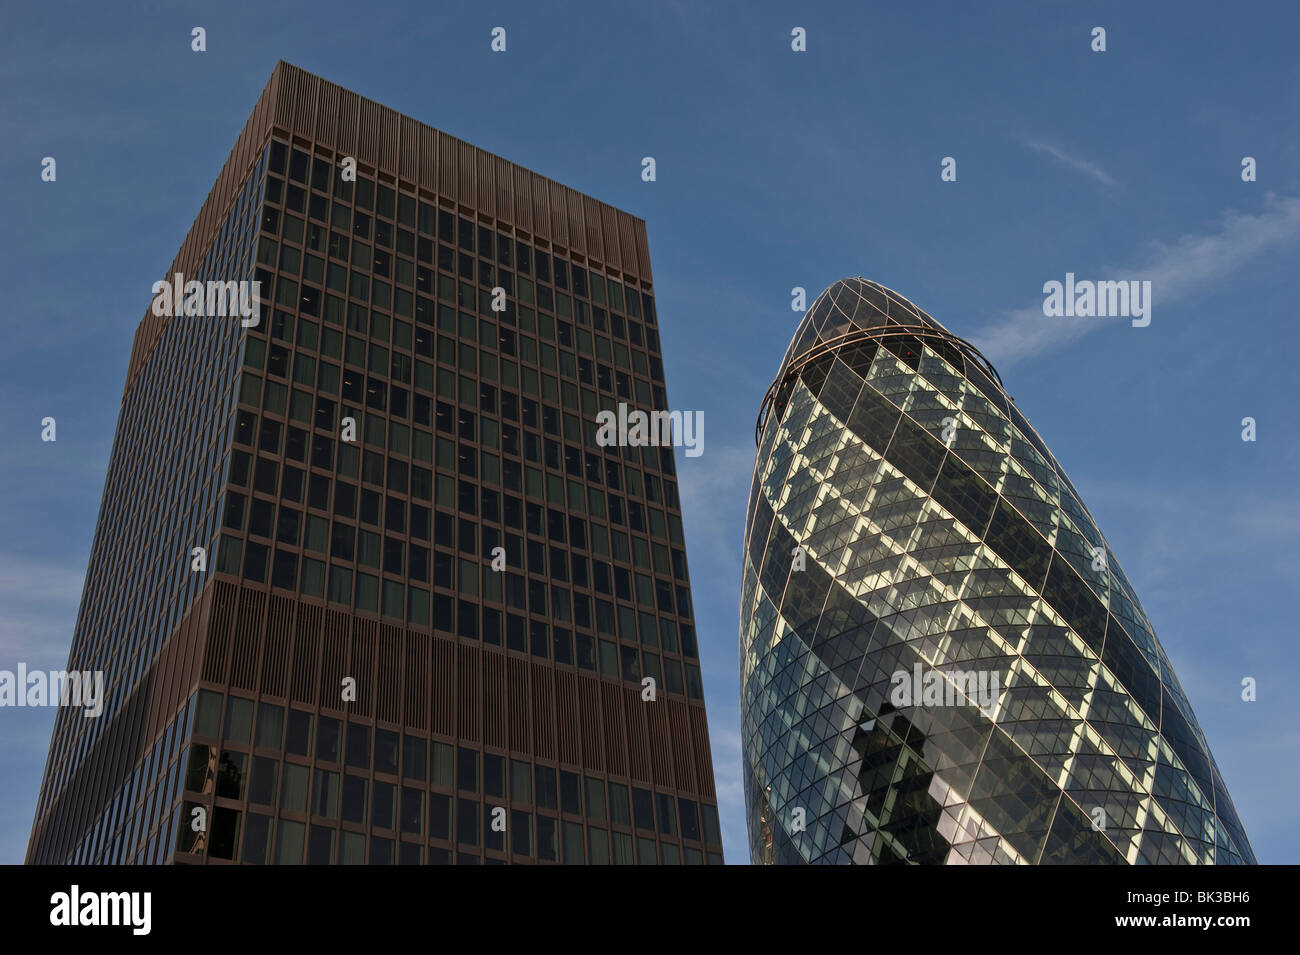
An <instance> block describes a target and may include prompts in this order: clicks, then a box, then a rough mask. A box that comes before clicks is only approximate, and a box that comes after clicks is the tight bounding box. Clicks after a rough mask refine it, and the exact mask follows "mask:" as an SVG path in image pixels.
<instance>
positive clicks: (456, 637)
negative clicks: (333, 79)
mask: <svg viewBox="0 0 1300 955" xmlns="http://www.w3.org/2000/svg"><path fill="white" fill-rule="evenodd" d="M190 283H199V284H197V285H191V284H190ZM227 283H235V284H233V285H230V284H227ZM241 283H247V284H246V285H245V284H241ZM252 283H260V284H259V285H257V286H254V285H253V284H252ZM173 287H174V289H175V294H173V292H172V289H173ZM249 290H251V292H252V294H251V295H250V294H248V292H249ZM145 291H146V290H145V289H141V295H142V298H143V296H144V293H145ZM153 291H154V293H155V297H154V301H153V302H151V303H150V309H149V312H148V313H147V314H146V315H145V317H144V319H143V321H142V322H141V324H140V327H139V330H138V331H137V333H136V337H135V346H134V349H133V351H132V355H131V360H130V366H129V368H128V370H127V376H126V387H125V391H124V394H123V398H122V406H121V412H120V416H119V419H118V425H117V435H116V438H115V441H114V445H113V452H112V458H111V461H110V464H109V470H108V478H107V483H106V486H105V490H104V498H103V504H102V507H101V510H100V516H99V523H98V527H97V528H96V531H95V539H94V545H93V549H92V552H91V557H90V564H89V570H88V572H87V575H86V583H85V592H84V594H83V597H82V602H81V609H80V613H79V617H78V620H77V626H76V633H75V636H74V638H73V643H72V650H71V653H70V662H69V669H70V670H74V669H75V670H92V671H94V670H101V671H103V673H104V679H105V698H106V703H105V707H104V712H103V714H102V715H101V716H100V717H98V718H86V717H84V716H83V715H82V711H81V710H76V709H73V708H71V707H63V708H61V709H60V711H59V715H58V719H57V722H56V726H55V730H54V736H53V740H52V742H51V746H50V755H49V760H48V765H47V767H46V772H45V780H44V784H43V786H42V789H41V794H40V799H39V803H38V806H37V812H36V821H35V826H34V829H33V832H32V836H31V841H30V845H29V848H28V854H27V859H28V861H29V862H38V863H122V862H136V863H160V862H184V863H191V864H193V863H209V862H211V863H225V864H233V863H239V862H245V863H279V864H289V863H312V864H332V863H407V864H419V863H456V864H460V863H467V864H475V863H494V862H543V863H550V862H555V863H659V864H663V863H669V864H676V863H683V864H685V863H703V864H708V863H720V862H721V861H722V848H721V840H720V835H719V827H718V815H717V806H716V797H715V794H714V785H713V769H712V765H711V760H710V756H709V741H708V731H707V726H706V723H705V713H704V703H703V694H702V691H701V685H700V669H699V660H698V650H697V635H696V632H695V628H694V623H693V616H692V609H691V596H690V585H689V582H688V578H687V564H686V549H685V545H684V540H683V534H682V521H681V509H680V501H679V497H678V488H677V479H676V476H675V468H674V461H673V449H672V448H671V447H653V446H651V447H628V446H608V447H607V446H602V444H601V443H600V442H598V440H597V434H598V428H597V424H596V416H597V414H598V412H599V411H601V410H614V409H617V407H618V405H619V404H620V403H624V404H626V405H628V406H629V407H635V408H641V409H646V410H654V409H666V408H667V395H666V393H665V389H664V373H663V365H662V361H661V357H660V347H659V337H658V332H657V323H656V318H655V303H654V289H653V285H652V282H651V275H650V259H649V253H648V250H647V244H646V231H645V223H644V222H642V221H641V220H640V219H637V218H635V217H633V216H631V215H628V214H626V213H624V212H620V211H619V210H617V209H614V208H611V207H610V206H607V205H604V204H602V203H600V202H597V201H596V200H594V199H591V198H589V197H587V196H584V195H582V194H581V193H578V192H575V191H574V190H572V189H569V188H566V187H564V186H561V185H559V184H558V183H555V182H552V181H550V180H548V179H545V178H543V177H542V176H539V175H537V174H536V173H533V172H530V171H529V170H527V169H523V168H521V167H519V166H515V165H513V164H511V163H509V162H506V161H505V160H503V159H500V158H498V157H496V156H493V155H491V154H489V153H486V152H483V151H482V150H479V149H476V148H474V147H473V146H470V145H468V144H466V143H464V142H461V141H459V140H457V139H454V138H453V137H451V136H448V135H446V134H444V133H440V132H439V131H438V130H436V129H433V128H431V127H429V126H425V125H423V124H421V123H419V122H416V121H415V120H413V119H410V118H408V117H406V116H402V115H400V114H398V113H396V112H393V111H392V110H390V109H386V108H384V107H382V106H379V105H378V104H376V103H373V102H370V101H368V100H365V99H363V98H361V97H360V96H358V95H356V94H355V93H350V92H348V91H347V90H344V89H340V88H339V87H338V86H335V85H333V84H331V83H328V82H325V81H324V80H322V79H320V78H319V77H316V76H313V75H311V74H309V73H305V72H303V71H302V70H299V69H297V68H295V67H292V66H289V65H287V64H285V63H280V64H279V65H278V66H277V67H276V68H275V71H274V72H273V74H272V76H271V80H270V82H269V83H268V84H267V87H266V89H265V91H264V92H263V93H262V96H261V98H260V99H259V100H258V102H257V105H256V107H255V108H254V110H253V113H252V116H251V118H250V119H249V120H248V123H247V125H246V126H245V127H244V131H243V133H242V134H241V135H240V137H239V140H238V142H237V143H236V144H235V148H234V150H233V151H232V152H231V154H230V158H229V159H228V160H227V162H226V164H225V167H224V168H223V169H222V171H221V174H220V176H219V177H218V178H217V182H216V185H215V186H214V187H213V189H212V192H211V193H210V194H209V195H208V198H207V201H206V202H205V203H204V205H203V208H202V210H201V211H200V212H199V214H198V218H197V219H196V220H195V223H194V225H193V227H192V228H191V230H190V232H189V235H188V236H187V238H186V239H185V242H184V244H183V245H182V246H181V249H180V252H179V253H178V254H177V256H176V259H175V261H173V262H172V264H171V266H170V268H168V269H167V272H166V276H165V284H164V282H160V283H159V285H157V286H155V288H154V290H153ZM250 306H251V307H250Z"/></svg>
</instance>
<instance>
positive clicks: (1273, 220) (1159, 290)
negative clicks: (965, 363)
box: [972, 193, 1300, 367]
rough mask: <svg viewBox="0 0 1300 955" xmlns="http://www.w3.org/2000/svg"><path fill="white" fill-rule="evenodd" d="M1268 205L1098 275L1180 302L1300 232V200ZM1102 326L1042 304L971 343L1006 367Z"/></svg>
mask: <svg viewBox="0 0 1300 955" xmlns="http://www.w3.org/2000/svg"><path fill="white" fill-rule="evenodd" d="M1264 206H1265V209H1264V211H1263V212H1261V213H1259V214H1258V215H1250V214H1247V213H1242V212H1238V211H1236V210H1229V211H1228V212H1227V213H1225V214H1224V216H1223V220H1222V222H1221V223H1220V225H1219V228H1218V229H1217V230H1216V231H1213V232H1207V233H1188V234H1186V235H1182V236H1179V237H1178V238H1177V239H1175V240H1173V241H1172V242H1161V241H1152V242H1150V243H1148V244H1147V245H1146V246H1145V247H1144V248H1143V249H1142V250H1141V252H1140V254H1139V257H1138V264H1136V265H1133V266H1130V267H1127V268H1121V267H1118V266H1113V265H1104V266H1100V267H1099V268H1098V269H1097V270H1096V275H1097V276H1099V277H1102V278H1106V279H1115V280H1118V279H1136V280H1139V281H1143V280H1150V282H1151V294H1152V298H1153V300H1154V301H1156V302H1158V303H1159V304H1160V305H1162V306H1163V305H1168V304H1170V303H1172V302H1177V301H1179V300H1181V299H1184V298H1186V297H1187V296H1189V295H1191V294H1193V293H1194V292H1196V291H1197V290H1198V289H1201V288H1203V287H1204V286H1206V285H1207V284H1210V283H1212V282H1215V281H1218V280H1219V279H1221V278H1223V277H1224V276H1225V275H1228V274H1229V273H1231V272H1233V271H1235V270H1236V269H1237V268H1239V267H1240V266H1241V265H1243V264H1244V263H1246V262H1248V261H1250V260H1251V259H1253V258H1255V257H1256V256H1257V255H1260V254H1261V253H1263V252H1266V251H1268V250H1269V249H1271V248H1274V247H1276V246H1280V245H1283V244H1285V243H1287V242H1290V241H1292V240H1294V239H1295V238H1296V236H1297V235H1298V234H1300V197H1295V196H1278V195H1275V194H1272V193H1269V194H1268V195H1266V196H1265V197H1264ZM1052 277H1053V278H1056V279H1058V280H1059V279H1060V278H1061V276H1052ZM1157 320H1158V319H1157ZM1103 327H1109V326H1108V325H1107V323H1105V322H1100V321H1078V320H1066V319H1059V318H1047V317H1045V316H1044V315H1043V308H1042V304H1041V300H1040V301H1039V302H1038V303H1036V304H1034V305H1030V306H1026V307H1024V308H1018V309H1014V310H1012V311H1009V312H1007V313H1006V314H1005V315H1004V316H1003V317H1002V318H1000V319H998V320H996V321H994V322H993V323H991V324H990V325H988V326H987V327H985V328H984V329H982V330H981V331H980V332H979V333H977V334H976V335H973V336H972V341H974V343H975V344H976V346H978V347H979V349H980V350H981V351H982V352H984V354H985V355H987V356H988V357H989V359H990V360H991V361H992V362H993V363H994V364H995V365H998V366H999V367H1002V366H1006V365H1012V364H1014V363H1016V362H1018V361H1020V360H1022V359H1024V358H1028V357H1030V356H1032V355H1037V354H1039V353H1041V352H1045V351H1049V350H1050V349H1052V348H1057V347H1060V346H1061V345H1064V344H1066V343H1068V342H1070V341H1073V340H1074V339H1077V338H1079V337H1081V336H1083V335H1085V334H1087V333H1088V332H1090V331H1094V330H1096V329H1098V328H1103Z"/></svg>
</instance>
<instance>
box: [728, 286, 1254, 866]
mask: <svg viewBox="0 0 1300 955" xmlns="http://www.w3.org/2000/svg"><path fill="white" fill-rule="evenodd" d="M756 437H757V440H758V442H759V452H758V460H757V463H756V465H755V472H754V481H753V485H752V488H751V491H750V498H749V511H748V517H747V524H746V534H745V554H744V584H743V596H742V602H741V630H740V638H741V639H740V663H741V708H742V752H743V762H744V767H743V772H744V784H745V793H746V800H747V811H748V817H749V836H750V851H751V857H752V858H753V859H754V861H756V862H762V863H778V864H779V863H805V862H815V863H859V864H862V863H874V864H897V863H948V864H969V863H1008V864H1010V863H1028V864H1037V863H1125V862H1128V863H1220V864H1222V863H1253V862H1254V861H1255V858H1254V854H1253V853H1252V851H1251V848H1250V844H1249V842H1248V841H1247V839H1246V834H1245V832H1244V831H1243V829H1242V826H1241V823H1240V821H1239V820H1238V818H1237V814H1236V811H1235V810H1234V809H1233V806H1232V801H1231V799H1230V798H1229V796H1228V792H1227V789H1226V788H1225V787H1224V784H1223V778H1222V776H1221V775H1220V773H1219V769H1218V767H1217V766H1216V765H1215V762H1214V758H1213V756H1212V755H1211V754H1210V751H1209V748H1208V746H1207V745H1206V742H1205V735H1204V733H1202V731H1201V728H1200V726H1199V725H1198V724H1197V722H1196V717H1195V716H1194V715H1193V713H1192V709H1191V707H1190V706H1189V705H1188V702H1187V698H1186V696H1185V695H1184V693H1183V690H1182V688H1181V687H1180V686H1179V684H1178V679H1177V677H1176V676H1175V675H1174V671H1173V668H1172V666H1171V665H1170V663H1169V660H1168V658H1167V657H1166V655H1165V652H1164V650H1163V649H1162V648H1161V646H1160V643H1159V642H1158V641H1157V640H1156V637H1155V633H1154V631H1153V629H1152V626H1151V622H1150V621H1149V620H1148V619H1147V616H1146V614H1145V613H1144V612H1143V610H1142V607H1141V604H1140V603H1139V602H1138V599H1137V596H1136V594H1134V592H1133V587H1132V586H1131V585H1130V583H1129V581H1128V579H1127V578H1126V577H1125V576H1124V572H1123V570H1121V569H1120V566H1119V562H1118V561H1117V560H1116V559H1115V555H1114V554H1113V553H1112V552H1111V550H1110V548H1109V546H1108V545H1107V544H1106V542H1105V540H1104V538H1103V537H1102V535H1101V532H1100V531H1099V530H1098V529H1097V525H1096V523H1095V521H1093V519H1092V517H1091V516H1090V515H1089V513H1088V510H1087V508H1086V507H1085V505H1084V503H1083V501H1082V499H1081V498H1080V496H1079V493H1078V492H1077V491H1076V490H1075V488H1074V486H1073V485H1072V484H1071V483H1070V479H1069V478H1068V477H1067V476H1066V475H1065V472H1064V471H1063V470H1062V469H1061V467H1060V465H1059V464H1057V462H1056V459H1055V458H1054V457H1053V456H1052V454H1051V452H1050V451H1049V450H1048V449H1047V447H1046V445H1045V444H1044V443H1043V441H1042V439H1041V438H1040V437H1039V436H1038V434H1037V432H1035V431H1034V429H1033V428H1032V427H1030V425H1029V422H1028V421H1027V420H1026V419H1025V417H1024V415H1023V414H1021V412H1020V410H1019V408H1017V407H1016V404H1015V402H1014V401H1012V400H1011V399H1010V398H1008V396H1007V394H1006V392H1005V391H1004V390H1003V387H1002V384H1001V380H1000V379H999V377H998V374H997V372H996V371H995V370H994V368H993V367H992V365H990V364H989V362H988V361H987V360H985V359H984V358H983V356H981V355H980V353H979V352H978V350H976V349H975V348H974V347H973V346H971V345H970V344H968V343H967V342H965V341H963V340H962V339H960V338H958V337H957V336H955V335H953V334H951V333H950V332H948V331H947V330H946V329H945V328H944V327H943V326H942V325H940V324H939V323H938V322H936V321H935V320H934V319H932V318H931V317H930V316H929V315H927V314H925V313H924V312H922V311H921V310H920V309H919V308H917V307H916V306H915V305H913V304H912V303H911V302H909V301H907V300H906V299H904V298H903V297H902V296H900V295H898V294H897V293H895V292H893V291H890V290H889V289H886V288H884V287H882V286H880V285H877V284H875V283H874V282H868V281H865V280H863V279H845V280H843V281H841V282H837V283H836V284H834V285H833V286H831V287H830V288H829V289H827V290H826V291H825V292H823V293H822V294H821V296H819V297H818V299H817V301H816V302H815V303H814V304H813V306H812V308H810V309H809V310H808V313H807V314H806V315H805V317H804V319H803V321H802V322H801V323H800V325H799V328H798V330H797V331H796V333H795V336H794V341H793V342H792V344H791V346H790V348H789V351H788V352H787V353H786V357H785V360H784V361H783V362H782V365H781V369H780V371H779V373H778V375H777V378H776V381H775V382H774V383H773V385H772V387H771V389H770V390H769V391H768V393H767V395H766V397H765V398H764V401H763V406H762V409H761V411H760V416H759V421H758V425H757V434H756Z"/></svg>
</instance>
